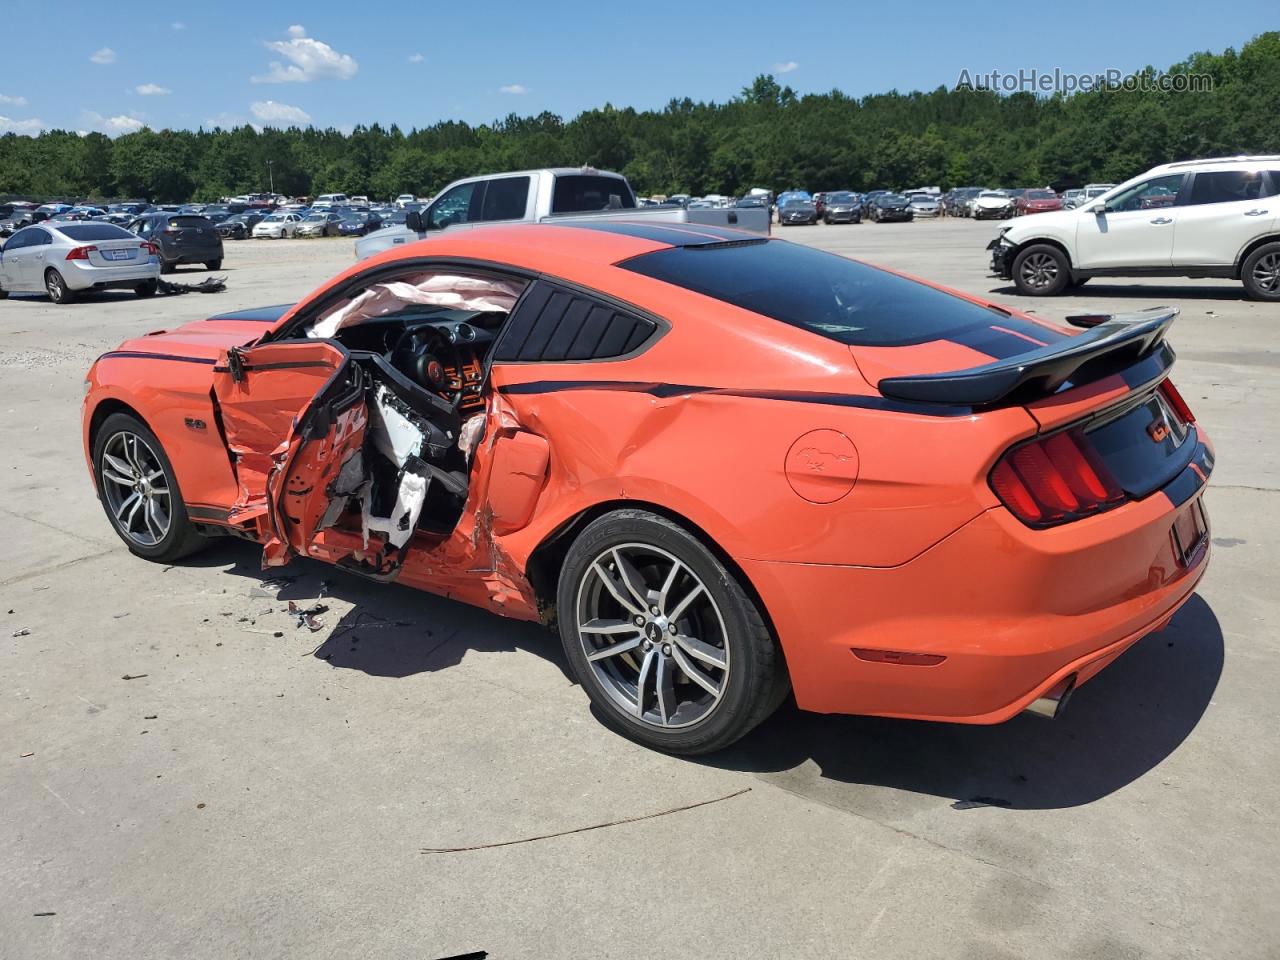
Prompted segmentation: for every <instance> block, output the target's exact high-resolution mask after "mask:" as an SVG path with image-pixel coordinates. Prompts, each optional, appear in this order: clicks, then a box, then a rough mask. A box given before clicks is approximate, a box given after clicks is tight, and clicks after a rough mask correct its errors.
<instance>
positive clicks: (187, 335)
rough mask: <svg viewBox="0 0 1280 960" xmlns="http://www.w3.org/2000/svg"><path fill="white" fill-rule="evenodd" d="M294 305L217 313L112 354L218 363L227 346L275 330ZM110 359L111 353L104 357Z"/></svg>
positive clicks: (133, 342) (150, 335)
mask: <svg viewBox="0 0 1280 960" xmlns="http://www.w3.org/2000/svg"><path fill="white" fill-rule="evenodd" d="M293 306H294V305H293V304H291V303H282V304H279V305H277V306H273V307H259V308H256V309H253V310H237V311H234V312H231V313H220V314H217V315H216V316H212V317H210V318H209V319H207V320H196V321H194V322H192V323H184V324H183V325H182V326H180V327H174V328H173V329H172V330H157V331H155V332H154V333H148V334H146V335H145V336H141V337H134V338H133V339H131V340H126V341H125V342H124V343H122V344H120V346H119V347H117V348H116V349H115V350H113V351H112V353H154V354H159V355H161V356H167V357H180V358H183V359H191V360H196V361H209V360H217V359H218V357H219V356H220V355H221V354H222V351H224V350H226V349H228V348H230V347H243V346H245V345H246V344H249V343H252V342H253V341H255V340H257V339H258V338H259V337H261V336H262V335H263V334H264V333H266V332H267V331H268V330H270V329H271V328H272V327H274V326H275V325H276V324H277V323H278V322H279V320H280V318H281V317H283V316H284V315H285V314H286V313H287V312H288V311H290V310H292V309H293ZM107 355H108V356H110V354H107Z"/></svg>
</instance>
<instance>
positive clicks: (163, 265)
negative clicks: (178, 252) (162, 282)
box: [160, 260, 178, 273]
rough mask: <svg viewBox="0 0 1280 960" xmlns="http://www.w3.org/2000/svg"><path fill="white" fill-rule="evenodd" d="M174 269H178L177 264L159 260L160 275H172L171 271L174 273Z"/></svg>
mask: <svg viewBox="0 0 1280 960" xmlns="http://www.w3.org/2000/svg"><path fill="white" fill-rule="evenodd" d="M176 269H178V264H177V263H176V262H174V261H170V260H161V261H160V272H161V273H173V271H174V270H176Z"/></svg>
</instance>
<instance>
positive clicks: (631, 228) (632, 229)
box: [562, 220, 768, 247]
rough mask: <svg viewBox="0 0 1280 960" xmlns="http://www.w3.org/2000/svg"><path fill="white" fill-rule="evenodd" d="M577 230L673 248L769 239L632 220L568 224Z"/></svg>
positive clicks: (749, 233) (689, 226)
mask: <svg viewBox="0 0 1280 960" xmlns="http://www.w3.org/2000/svg"><path fill="white" fill-rule="evenodd" d="M562 226H565V227H573V228H574V229H576V230H599V231H601V232H602V233H616V234H620V235H622V236H624V237H635V238H636V239H638V240H652V241H654V242H655V243H666V244H670V245H671V246H673V247H696V246H701V245H703V244H708V243H724V242H728V241H733V240H761V241H763V240H767V239H768V238H767V237H764V236H761V235H760V234H758V233H751V232H749V231H746V230H727V229H724V228H723V227H711V226H703V225H702V224H697V223H695V224H687V225H686V224H657V223H635V222H633V221H630V220H607V221H601V222H599V223H565V224H562Z"/></svg>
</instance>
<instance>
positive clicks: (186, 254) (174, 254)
mask: <svg viewBox="0 0 1280 960" xmlns="http://www.w3.org/2000/svg"><path fill="white" fill-rule="evenodd" d="M164 258H165V261H166V262H168V263H208V262H209V261H210V260H221V259H222V244H221V243H218V244H206V245H205V246H200V247H182V248H180V249H172V250H166V251H164Z"/></svg>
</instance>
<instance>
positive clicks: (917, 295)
mask: <svg viewBox="0 0 1280 960" xmlns="http://www.w3.org/2000/svg"><path fill="white" fill-rule="evenodd" d="M619 266H621V267H623V268H625V269H627V270H631V271H634V272H635V273H640V274H643V275H644V276H646V277H653V278H654V279H656V280H663V281H665V282H667V283H671V284H675V285H676V286H678V287H684V288H685V289H686V290H692V291H694V292H695V293H701V294H703V295H705V296H708V297H713V298H715V299H716V300H721V301H723V302H725V303H730V304H733V305H734V306H735V307H742V308H743V309H745V310H751V311H753V312H755V313H759V314H763V315H764V316H766V317H771V318H773V319H774V320H780V321H781V322H783V323H786V324H790V325H791V326H793V327H800V328H801V329H803V330H808V331H810V332H811V333H816V334H818V336H821V337H827V338H828V339H830V340H837V341H839V342H840V343H847V344H851V345H857V346H900V345H904V344H910V343H923V342H925V341H929V340H940V339H947V335H948V334H953V333H955V332H957V331H958V330H964V329H970V328H974V327H978V326H982V327H990V325H991V322H992V319H993V314H992V312H991V311H990V310H988V309H987V308H986V307H980V306H978V305H977V304H974V303H970V302H969V301H967V300H962V299H960V298H959V297H956V296H953V295H951V294H948V293H943V292H942V291H941V290H935V289H934V288H933V287H930V286H927V285H926V284H923V283H920V282H918V281H915V280H908V279H906V278H905V277H900V276H898V275H897V274H893V273H889V272H887V271H885V270H880V269H878V268H876V267H872V266H868V265H867V264H865V263H859V262H857V261H855V260H847V259H845V258H844V257H839V256H836V255H835V254H832V253H825V252H823V251H821V250H816V249H814V248H812V247H806V246H801V245H799V244H794V243H787V242H786V241H785V240H765V241H756V242H747V243H737V244H734V245H724V246H720V245H708V246H703V247H701V248H699V247H672V248H670V249H667V250H659V251H657V252H656V253H646V254H642V255H640V256H638V257H632V258H631V259H630V260H625V261H623V262H622V263H620V264H619ZM1001 319H1002V320H1003V319H1004V318H1003V317H1002V318H1001Z"/></svg>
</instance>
